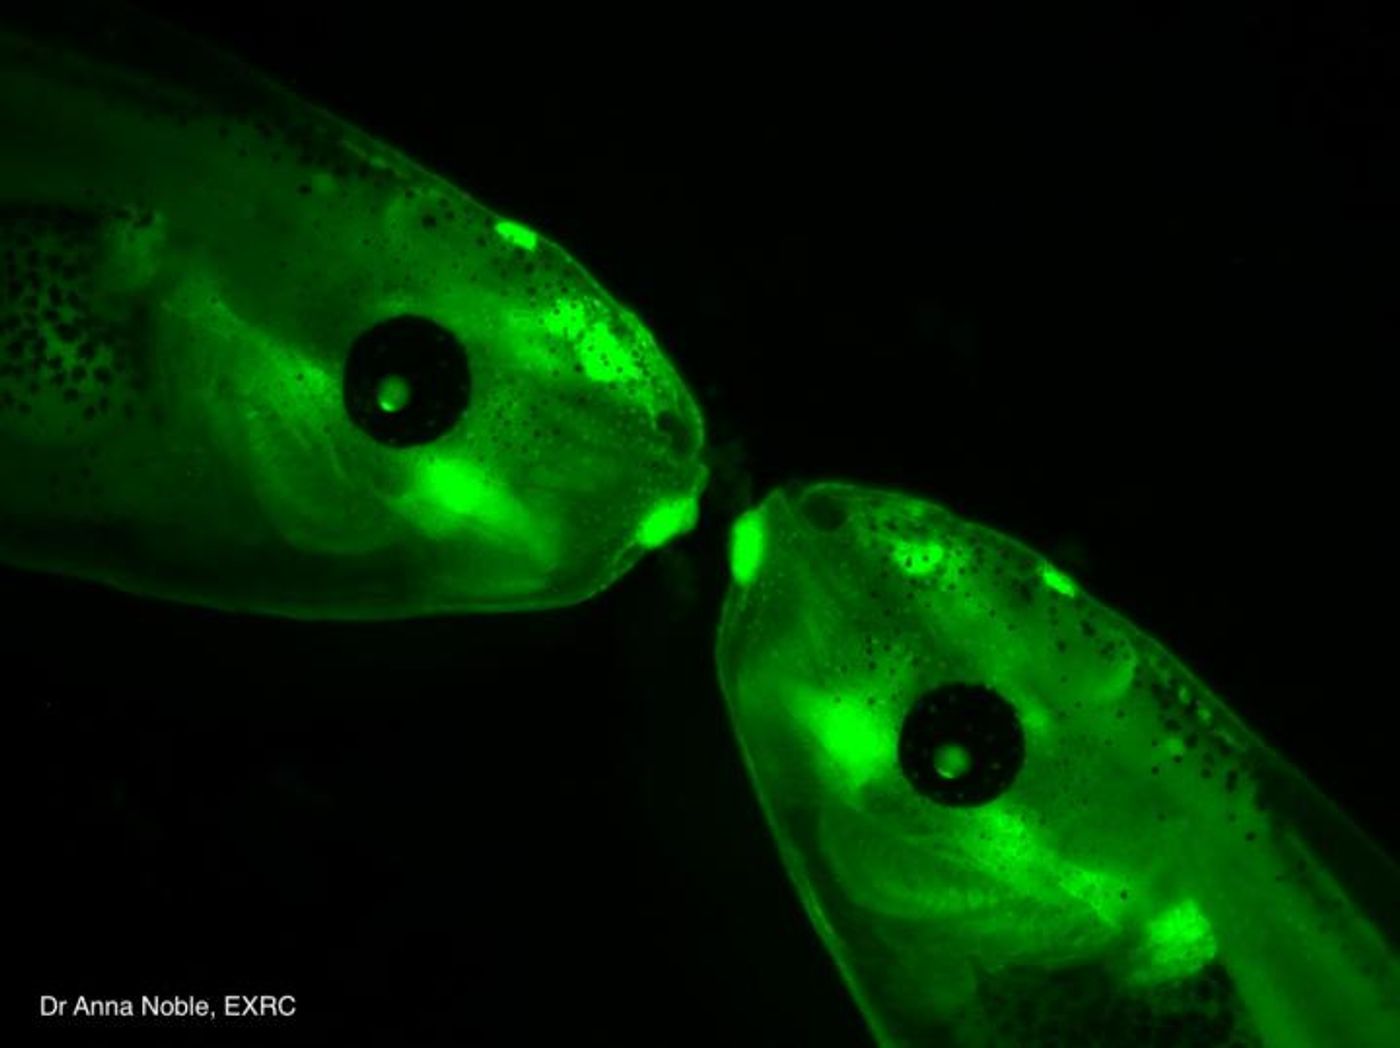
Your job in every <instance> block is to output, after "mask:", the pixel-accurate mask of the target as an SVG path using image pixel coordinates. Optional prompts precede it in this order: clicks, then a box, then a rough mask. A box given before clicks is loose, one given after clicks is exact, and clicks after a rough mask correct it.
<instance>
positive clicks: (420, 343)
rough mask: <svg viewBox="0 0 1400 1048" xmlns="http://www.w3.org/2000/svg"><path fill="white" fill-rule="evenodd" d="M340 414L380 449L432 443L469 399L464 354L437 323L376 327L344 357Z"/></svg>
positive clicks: (398, 320) (405, 321) (410, 319)
mask: <svg viewBox="0 0 1400 1048" xmlns="http://www.w3.org/2000/svg"><path fill="white" fill-rule="evenodd" d="M343 384H344V388H345V411H346V413H347V414H348V415H349V416H350V420H351V421H352V422H353V423H355V425H357V426H359V427H360V429H362V430H364V431H365V432H366V433H368V434H369V435H370V436H371V437H373V438H374V439H375V440H377V441H379V442H380V443H381V444H388V445H389V446H390V447H409V446H411V445H413V444H426V443H428V442H429V441H433V440H436V439H437V438H438V437H440V436H442V435H443V434H444V433H446V432H447V431H448V430H449V429H451V428H452V427H453V426H455V425H456V424H457V420H458V419H459V418H461V416H462V413H463V412H464V411H466V409H467V402H468V401H469V400H471V388H472V377H471V370H470V369H469V368H468V366H467V352H466V350H465V349H464V348H463V347H462V344H461V343H460V342H458V341H457V339H456V338H455V337H454V336H453V334H452V333H451V332H450V331H448V330H447V329H446V328H444V327H443V326H442V325H441V324H435V323H434V322H433V321H431V320H428V319H427V318H425V317H415V316H408V315H405V316H399V317H392V318H391V319H389V320H385V321H382V322H380V323H378V324H375V325H374V327H372V328H369V329H368V330H366V331H365V332H363V333H362V334H361V335H360V336H359V337H358V338H357V339H355V341H354V343H353V344H352V345H351V346H350V353H349V354H348V355H347V356H346V358H345V376H344V383H343Z"/></svg>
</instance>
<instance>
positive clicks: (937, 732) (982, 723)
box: [899, 684, 1026, 807]
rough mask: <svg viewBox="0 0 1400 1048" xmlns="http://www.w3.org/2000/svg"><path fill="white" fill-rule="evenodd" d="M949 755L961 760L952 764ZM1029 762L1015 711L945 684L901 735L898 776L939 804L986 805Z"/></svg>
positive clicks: (986, 694) (988, 693)
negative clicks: (1026, 761)
mask: <svg viewBox="0 0 1400 1048" xmlns="http://www.w3.org/2000/svg"><path fill="white" fill-rule="evenodd" d="M950 754H952V755H956V756H957V759H956V760H952V761H950V759H949V755H950ZM1025 759H1026V737H1025V735H1024V734H1023V733H1022V731H1021V719H1020V718H1019V717H1017V716H1016V710H1015V709H1014V708H1013V707H1012V705H1011V703H1009V702H1007V701H1006V700H1005V699H1003V698H1002V697H1001V696H1000V695H998V694H997V693H996V692H994V691H992V689H990V688H984V687H982V686H981V685H979V684H945V685H943V686H942V687H940V688H935V689H933V690H932V691H928V692H925V693H924V694H923V695H920V696H919V698H918V700H917V701H915V703H914V705H913V706H912V707H911V708H910V710H909V712H908V713H907V714H905V717H904V726H903V727H902V728H901V729H900V732H899V767H900V770H901V771H903V772H904V777H905V778H906V779H908V780H909V784H910V785H911V786H913V787H914V789H916V790H918V791H919V792H920V793H922V794H923V795H924V796H925V797H928V798H929V799H930V800H935V801H937V802H938V803H939V804H948V805H952V806H954V807H968V806H971V805H976V804H986V803H987V802H988V801H990V800H993V799H995V798H997V797H999V796H1001V795H1002V794H1003V793H1004V792H1006V789H1007V787H1009V786H1010V785H1011V783H1012V782H1014V781H1015V779H1016V776H1017V774H1018V773H1019V772H1020V770H1021V765H1022V763H1024V761H1025ZM950 768H955V769H956V773H955V774H950Z"/></svg>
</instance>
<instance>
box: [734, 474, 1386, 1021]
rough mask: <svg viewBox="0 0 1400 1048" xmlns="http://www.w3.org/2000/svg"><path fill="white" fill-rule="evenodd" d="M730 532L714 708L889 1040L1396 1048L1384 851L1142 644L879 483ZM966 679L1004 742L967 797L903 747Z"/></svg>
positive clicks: (988, 542) (970, 527)
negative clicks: (723, 713) (1003, 777)
mask: <svg viewBox="0 0 1400 1048" xmlns="http://www.w3.org/2000/svg"><path fill="white" fill-rule="evenodd" d="M731 549H732V566H733V569H734V576H735V581H734V583H733V586H732V588H731V590H730V594H729V597H728V599H727V602H726V606H725V610H724V617H723V621H722V624H721V627H720V633H719V644H718V662H719V669H720V675H721V679H722V682H723V686H724V690H725V694H726V697H727V701H728V703H729V708H730V713H731V717H732V720H733V724H734V726H735V729H736V732H737V735H738V738H739V740H740V744H741V746H742V749H743V751H744V754H745V758H746V761H747V763H748V765H749V769H750V772H751V774H752V777H753V780H754V782H755V784H756V786H757V789H758V792H759V795H760V798H761V801H762V804H763V807H764V809H765V811H766V813H767V816H768V818H769V822H770V825H771V827H772V829H773V831H774V834H775V836H776V838H777V841H778V844H779V847H780V850H781V852H782V855H783V858H784V861H785V863H786V865H787V867H788V870H789V873H790V874H791V876H792V878H793V880H794V882H795V884H796V886H797V888H798V891H799V893H800V895H801V897H802V899H803V901H804V904H805V905H806V906H807V908H808V911H809V913H810V914H811V917H812V920H813V922H814V923H815V925H816V927H817V928H818V930H819V931H820V933H821V935H822V936H823V938H824V940H825V941H826V943H827V946H828V948H829V949H830V950H831V952H832V954H833V956H834V957H835V959H836V961H837V963H838V964H839V966H840V968H841V970H842V972H843V975H844V977H845V979H846V981H847V984H848V985H849V986H850V988H851V990H852V992H853V993H854V995H855V996H856V998H857V1000H858V1002H859V1004H860V1006H861V1008H862V1010H863V1011H864V1013H865V1015H866V1017H867V1020H868V1021H869V1023H870V1026H871V1029H872V1031H873V1032H874V1033H875V1035H876V1037H877V1038H878V1039H879V1041H880V1042H881V1043H883V1044H891V1045H896V1044H897V1045H939V1044H959V1045H964V1044H966V1045H987V1044H995V1045H1038V1044H1048V1043H1054V1044H1061V1043H1063V1044H1073V1045H1081V1044H1100V1043H1102V1044H1110V1045H1118V1044H1131V1043H1143V1044H1154V1045H1156V1044H1172V1045H1176V1044H1181V1045H1188V1044H1190V1045H1195V1044H1222V1045H1224V1044H1234V1045H1255V1044H1262V1045H1267V1046H1312V1045H1317V1046H1323V1045H1327V1046H1335V1045H1386V1044H1400V1011H1397V1009H1398V1008H1400V970H1397V964H1396V958H1395V953H1394V945H1393V943H1394V935H1395V932H1396V924H1395V903H1396V899H1397V891H1396V889H1397V886H1400V878H1397V874H1396V869H1395V867H1394V865H1393V864H1392V863H1391V862H1390V861H1389V860H1388V859H1387V858H1386V857H1385V856H1384V855H1383V854H1381V853H1380V852H1379V850H1378V849H1376V848H1375V847H1374V846H1373V845H1371V844H1370V842H1368V841H1367V840H1366V839H1365V838H1364V837H1363V836H1362V835H1361V834H1360V833H1359V831H1357V830H1356V829H1355V828H1354V827H1353V825H1352V824H1351V823H1350V822H1349V821H1348V820H1347V819H1346V818H1345V817H1344V816H1343V815H1342V814H1341V813H1340V812H1338V811H1337V810H1336V809H1335V807H1334V806H1332V805H1331V804H1330V803H1329V802H1328V801H1327V800H1326V799H1325V798H1323V797H1322V796H1321V795H1320V794H1318V793H1317V792H1316V791H1315V790H1314V789H1312V788H1311V787H1310V786H1309V785H1308V784H1307V783H1306V782H1305V781H1304V780H1303V779H1302V777H1301V776H1300V775H1299V774H1298V773H1297V772H1296V771H1295V770H1294V769H1293V768H1292V767H1291V766H1289V765H1288V764H1287V763H1286V762H1284V761H1283V760H1281V759H1280V758H1279V757H1278V756H1277V755H1276V754H1275V753H1273V752H1272V751H1271V750H1270V749H1269V748H1268V747H1267V746H1265V745H1264V744H1263V743H1262V742H1261V741H1260V740H1259V739H1258V738H1257V737H1256V736H1254V735H1253V734H1252V733H1251V732H1250V730H1249V729H1248V728H1247V727H1245V725H1244V724H1242V723H1241V722H1240V721H1239V719H1238V718H1237V717H1235V716H1234V715H1233V714H1232V713H1231V712H1230V711H1229V710H1228V709H1227V708H1226V706H1225V705H1224V704H1223V703H1222V702H1221V701H1220V699H1218V698H1217V697H1216V696H1214V695H1213V694H1211V692H1210V691H1209V690H1207V689H1206V688H1205V686H1204V685H1202V684H1201V682H1200V681H1199V680H1197V679H1196V678H1195V677H1193V676H1192V675H1191V673H1190V672H1189V671H1188V670H1186V668H1185V667H1183V666H1182V665H1181V664H1180V663H1179V662H1178V661H1177V660H1176V659H1175V658H1174V657H1173V656H1172V655H1171V654H1170V653H1169V652H1167V651H1166V650H1165V649H1163V648H1162V647H1161V646H1160V645H1159V644H1158V643H1157V642H1155V641H1154V640H1152V638H1150V637H1148V636H1146V635H1145V634H1143V633H1142V632H1141V631H1140V630H1138V629H1136V628H1134V627H1133V626H1132V625H1131V624H1129V623H1128V622H1126V621H1125V620H1124V619H1122V618H1121V617H1120V616H1118V615H1117V614H1115V613H1114V612H1112V611H1110V610H1109V609H1107V608H1104V607H1103V606H1102V605H1100V604H1098V603H1096V602H1095V601H1093V600H1092V599H1091V598H1089V597H1087V596H1085V595H1084V594H1083V593H1082V592H1080V590H1079V588H1078V587H1077V586H1076V585H1075V584H1074V583H1073V581H1072V580H1070V579H1069V578H1068V577H1067V576H1065V575H1064V574H1063V573H1061V572H1058V571H1056V570H1055V569H1053V568H1051V567H1050V566H1049V565H1048V564H1047V563H1046V562H1045V561H1044V560H1043V559H1042V558H1041V557H1039V556H1037V555H1036V554H1035V553H1033V552H1032V551H1030V550H1029V549H1027V548H1026V547H1024V546H1022V545H1020V544H1019V543H1017V542H1015V541H1013V540H1011V539H1009V538H1007V537H1005V536H1003V535H1000V534H998V533H996V532H994V531H992V530H990V529H988V528H984V527H980V526H978V525H975V524H972V523H968V522H966V521H963V520H960V519H958V518H957V517H956V516H954V515H953V514H951V513H949V512H948V511H947V510H944V509H942V508H941V507H939V506H937V505H935V504H933V503H930V502H927V501H924V500H921V499H917V498H914V497H911V496H907V495H903V494H899V493H895V492H888V491H878V490H872V489H868V488H861V487H856V486H853V485H847V484H834V483H823V484H817V485H814V486H811V487H808V488H806V489H802V490H799V491H783V490H780V491H777V492H775V493H773V494H772V495H770V496H769V497H768V498H767V499H766V500H765V501H764V502H763V504H762V505H761V506H760V507H759V508H757V509H756V510H753V511H751V512H750V513H749V514H748V515H746V516H745V517H743V518H741V519H740V521H739V522H738V524H737V525H736V527H735V532H734V541H733V545H732V547H731ZM957 685H970V686H975V687H978V688H986V689H990V690H991V691H992V692H994V693H995V694H997V695H999V696H1001V697H1002V699H1004V700H1005V701H1006V702H1007V703H1009V704H1010V705H1009V708H1010V709H1012V710H1014V716H1015V718H1016V719H1017V720H1019V724H1020V728H1021V732H1022V734H1023V737H1024V760H1023V763H1021V765H1020V767H1019V772H1018V773H1017V774H1016V775H1015V777H1014V778H1013V779H1012V781H1011V782H1010V785H1009V786H1006V787H1005V788H1004V790H1003V792H1000V793H999V794H997V795H996V796H994V797H992V798H991V799H989V800H986V801H985V802H982V803H974V804H948V803H942V802H940V801H939V800H936V799H933V798H931V797H930V796H929V795H928V794H927V793H925V792H923V791H921V790H920V789H917V788H916V787H915V785H914V780H913V779H911V778H910V776H909V774H908V773H907V772H906V770H905V768H904V766H903V764H902V763H901V762H902V760H904V759H905V757H906V754H905V751H904V749H903V745H904V738H905V734H903V733H905V732H907V728H906V725H907V724H908V723H910V722H912V720H913V719H912V718H911V711H913V710H914V709H915V707H916V705H917V704H918V703H919V702H920V701H921V697H923V696H927V695H930V694H932V695H940V694H947V693H948V691H949V690H950V689H952V690H956V689H955V686H957ZM970 749H971V751H972V752H971V761H970V763H971V764H972V765H973V766H974V767H975V766H976V765H977V763H978V762H979V761H981V762H983V763H984V764H985V765H986V766H988V767H993V766H996V765H997V763H998V762H999V761H1000V758H1001V756H1002V754H1000V753H998V752H996V747H995V746H994V745H991V744H987V746H986V751H985V752H978V750H979V744H977V743H974V744H973V745H971V747H970ZM1010 749H1011V747H1008V750H1010ZM950 752H953V751H945V752H944V753H943V755H942V756H941V757H940V760H942V761H943V762H944V764H945V765H946V770H947V771H948V774H949V775H950V776H951V777H954V778H955V777H956V776H957V775H958V774H960V769H961V768H963V767H965V766H966V764H967V763H968V762H966V761H962V762H960V761H959V760H956V759H953V758H951V757H949V756H948V753H950ZM963 756H966V754H965V753H964V754H963Z"/></svg>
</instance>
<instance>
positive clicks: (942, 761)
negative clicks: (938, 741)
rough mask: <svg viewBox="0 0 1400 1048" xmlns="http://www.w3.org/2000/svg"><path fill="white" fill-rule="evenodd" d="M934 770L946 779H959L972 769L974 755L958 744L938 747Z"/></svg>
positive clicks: (934, 754)
mask: <svg viewBox="0 0 1400 1048" xmlns="http://www.w3.org/2000/svg"><path fill="white" fill-rule="evenodd" d="M933 768H934V771H936V772H938V774H939V775H941V776H943V777H944V778H945V779H958V778H961V777H962V776H964V775H966V774H967V773H968V771H969V770H971V768H972V754H970V753H968V752H967V748H966V747H964V746H959V745H957V744H956V743H947V744H945V745H942V746H938V747H936V748H935V749H934V751H933Z"/></svg>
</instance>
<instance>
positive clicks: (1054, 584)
mask: <svg viewBox="0 0 1400 1048" xmlns="http://www.w3.org/2000/svg"><path fill="white" fill-rule="evenodd" d="M1040 581H1041V582H1043V583H1045V585H1047V586H1049V587H1050V588H1051V589H1052V590H1054V591H1055V592H1056V593H1060V594H1063V595H1064V596H1066V597H1073V596H1077V595H1078V593H1079V587H1078V586H1076V585H1075V584H1074V580H1073V579H1072V578H1070V577H1069V576H1068V575H1066V574H1065V573H1064V572H1063V571H1058V570H1056V569H1055V568H1052V567H1050V565H1048V564H1047V565H1045V567H1043V568H1041V569H1040Z"/></svg>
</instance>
